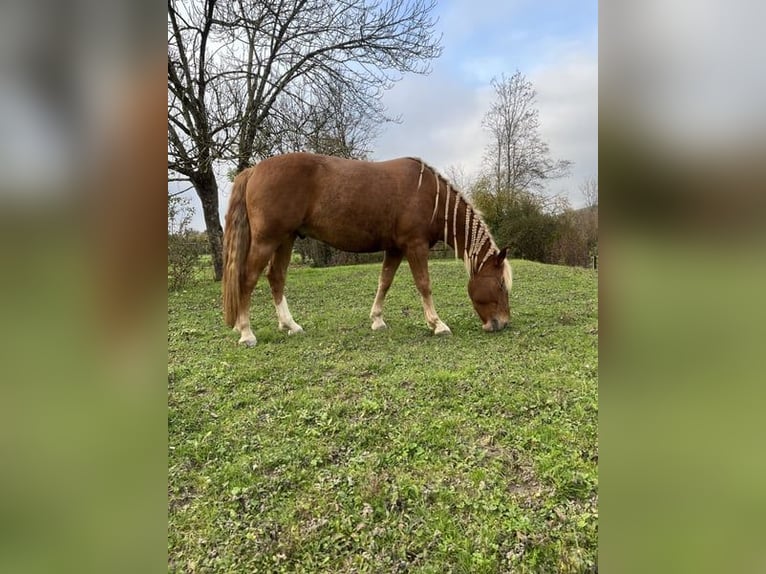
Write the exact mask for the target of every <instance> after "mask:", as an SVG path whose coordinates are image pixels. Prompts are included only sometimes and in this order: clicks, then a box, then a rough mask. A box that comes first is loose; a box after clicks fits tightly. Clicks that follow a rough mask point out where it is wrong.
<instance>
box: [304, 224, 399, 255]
mask: <svg viewBox="0 0 766 574" xmlns="http://www.w3.org/2000/svg"><path fill="white" fill-rule="evenodd" d="M298 232H299V233H300V234H301V235H305V236H307V237H312V238H314V239H317V240H319V241H321V242H323V243H327V244H328V245H331V246H332V247H335V248H336V249H340V250H342V251H353V252H355V253H370V252H373V251H382V250H384V249H387V248H388V247H389V246H390V245H391V243H392V241H391V239H392V238H391V237H388V238H386V237H384V234H383V233H381V231H380V230H379V229H376V228H375V226H373V225H370V222H366V223H365V222H364V221H348V222H346V223H344V224H343V225H327V224H322V223H313V224H311V223H310V224H307V225H304V226H302V227H301V228H300V229H299V230H298Z"/></svg>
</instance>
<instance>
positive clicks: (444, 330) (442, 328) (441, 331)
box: [434, 324, 452, 336]
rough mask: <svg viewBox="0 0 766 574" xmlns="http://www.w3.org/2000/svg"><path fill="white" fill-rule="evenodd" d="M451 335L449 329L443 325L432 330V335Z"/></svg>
mask: <svg viewBox="0 0 766 574" xmlns="http://www.w3.org/2000/svg"><path fill="white" fill-rule="evenodd" d="M451 334H452V331H450V329H449V327H447V325H444V324H442V325H439V326H438V327H436V329H434V335H443V336H447V335H451Z"/></svg>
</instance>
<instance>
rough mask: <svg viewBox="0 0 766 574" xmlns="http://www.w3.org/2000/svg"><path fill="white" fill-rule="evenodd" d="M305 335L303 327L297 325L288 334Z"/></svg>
mask: <svg viewBox="0 0 766 574" xmlns="http://www.w3.org/2000/svg"><path fill="white" fill-rule="evenodd" d="M303 333H304V330H303V327H301V326H300V325H296V326H295V327H293V328H292V329H290V330H289V331H288V332H287V334H288V335H302V334H303Z"/></svg>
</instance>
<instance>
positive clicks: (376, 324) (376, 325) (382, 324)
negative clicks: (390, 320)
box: [372, 319, 388, 331]
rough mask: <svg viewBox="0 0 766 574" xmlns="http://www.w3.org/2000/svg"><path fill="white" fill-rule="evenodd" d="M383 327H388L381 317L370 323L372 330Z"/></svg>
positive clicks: (381, 329)
mask: <svg viewBox="0 0 766 574" xmlns="http://www.w3.org/2000/svg"><path fill="white" fill-rule="evenodd" d="M384 329H388V325H386V324H385V322H384V321H383V319H380V320H379V321H375V322H374V323H373V324H372V330H373V331H383V330H384Z"/></svg>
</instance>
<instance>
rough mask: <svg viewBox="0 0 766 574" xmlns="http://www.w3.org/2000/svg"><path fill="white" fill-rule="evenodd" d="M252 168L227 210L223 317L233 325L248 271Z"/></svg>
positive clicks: (241, 177)
mask: <svg viewBox="0 0 766 574" xmlns="http://www.w3.org/2000/svg"><path fill="white" fill-rule="evenodd" d="M251 175H252V168H248V169H245V170H244V171H242V172H241V173H240V174H239V175H237V177H236V178H234V186H233V188H232V192H231V197H230V198H229V209H228V211H227V213H226V230H225V231H224V234H223V277H222V281H221V286H222V289H223V317H224V320H225V321H226V324H227V325H228V326H229V327H233V326H234V323H235V321H236V320H237V315H238V314H239V301H240V292H241V286H242V280H243V278H244V274H245V273H246V271H247V270H246V269H245V262H246V261H247V254H248V252H249V251H250V221H249V220H248V217H247V201H246V196H247V194H246V191H247V182H248V180H249V179H250V176H251Z"/></svg>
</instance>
